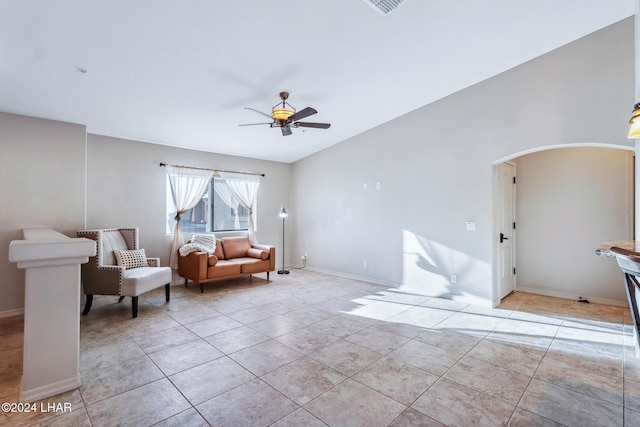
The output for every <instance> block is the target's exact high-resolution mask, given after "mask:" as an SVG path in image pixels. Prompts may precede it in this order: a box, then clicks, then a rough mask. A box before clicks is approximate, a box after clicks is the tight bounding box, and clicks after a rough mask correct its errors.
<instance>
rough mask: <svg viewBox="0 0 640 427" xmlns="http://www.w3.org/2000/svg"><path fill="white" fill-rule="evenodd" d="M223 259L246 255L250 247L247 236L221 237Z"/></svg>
mask: <svg viewBox="0 0 640 427" xmlns="http://www.w3.org/2000/svg"><path fill="white" fill-rule="evenodd" d="M222 247H223V248H224V257H225V259H232V258H240V257H246V256H247V251H248V250H249V249H251V243H249V238H248V237H227V238H224V239H222Z"/></svg>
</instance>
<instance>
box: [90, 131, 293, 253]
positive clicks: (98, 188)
mask: <svg viewBox="0 0 640 427" xmlns="http://www.w3.org/2000/svg"><path fill="white" fill-rule="evenodd" d="M87 146H88V147H87V166H88V168H87V169H88V177H87V190H88V191H87V227H88V228H106V227H119V226H125V227H134V226H135V227H139V228H140V245H141V247H144V248H145V250H146V252H147V253H148V254H149V256H156V257H160V258H161V262H162V264H163V265H168V263H169V255H170V248H171V240H172V236H171V235H168V234H166V231H165V227H166V212H165V211H166V207H165V201H166V198H165V194H166V186H165V176H166V169H165V168H164V167H160V163H167V164H176V165H184V166H196V167H203V168H217V169H227V170H236V171H242V172H261V173H264V174H265V177H264V178H263V179H262V182H261V184H260V191H259V192H258V218H257V227H258V230H257V232H256V235H257V239H258V241H259V242H260V243H265V244H272V245H275V246H277V249H278V250H277V257H279V256H280V254H281V251H280V247H281V245H282V234H281V233H282V231H281V230H282V223H281V220H280V218H279V217H278V213H279V212H280V208H281V207H282V204H283V203H285V204H287V205H288V204H289V194H290V190H289V182H290V175H291V167H290V166H289V165H288V164H286V163H278V162H271V161H266V160H256V159H248V158H243V157H235V156H228V155H222V154H214V153H205V152H201V151H194V150H185V149H182V148H174V147H169V146H164V145H157V144H148V143H144V142H138V141H131V140H126V139H118V138H110V137H106V136H99V135H92V134H89V135H88V138H87ZM280 262H281V260H280V258H278V263H280Z"/></svg>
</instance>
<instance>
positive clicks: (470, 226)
mask: <svg viewBox="0 0 640 427" xmlns="http://www.w3.org/2000/svg"><path fill="white" fill-rule="evenodd" d="M467 231H476V222H475V221H467Z"/></svg>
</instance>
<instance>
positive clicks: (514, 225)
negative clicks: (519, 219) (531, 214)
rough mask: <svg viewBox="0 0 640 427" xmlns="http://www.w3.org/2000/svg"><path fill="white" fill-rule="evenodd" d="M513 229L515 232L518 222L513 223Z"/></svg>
mask: <svg viewBox="0 0 640 427" xmlns="http://www.w3.org/2000/svg"><path fill="white" fill-rule="evenodd" d="M513 229H514V230H515V229H516V222H515V221H513Z"/></svg>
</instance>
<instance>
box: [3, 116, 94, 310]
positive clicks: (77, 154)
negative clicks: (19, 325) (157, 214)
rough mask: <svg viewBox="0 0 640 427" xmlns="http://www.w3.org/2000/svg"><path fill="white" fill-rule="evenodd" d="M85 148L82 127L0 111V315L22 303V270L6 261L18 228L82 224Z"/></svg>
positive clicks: (69, 231)
mask: <svg viewBox="0 0 640 427" xmlns="http://www.w3.org/2000/svg"><path fill="white" fill-rule="evenodd" d="M85 146H86V131H85V127H84V126H82V125H75V124H71V123H62V122H55V121H51V120H42V119H35V118H31V117H23V116H18V115H14V114H6V113H0V218H2V221H0V272H2V274H1V276H2V280H0V317H2V314H3V313H5V315H11V314H13V313H15V314H18V313H17V311H18V312H19V311H20V310H21V309H22V308H23V307H24V270H21V269H18V267H17V265H16V264H15V263H10V262H9V244H10V243H11V241H12V240H21V239H22V229H23V228H29V227H47V228H55V229H56V230H58V231H61V232H63V233H65V234H66V235H68V236H75V234H74V233H75V230H77V229H79V228H82V227H83V226H84V218H85V174H86V168H85Z"/></svg>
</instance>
